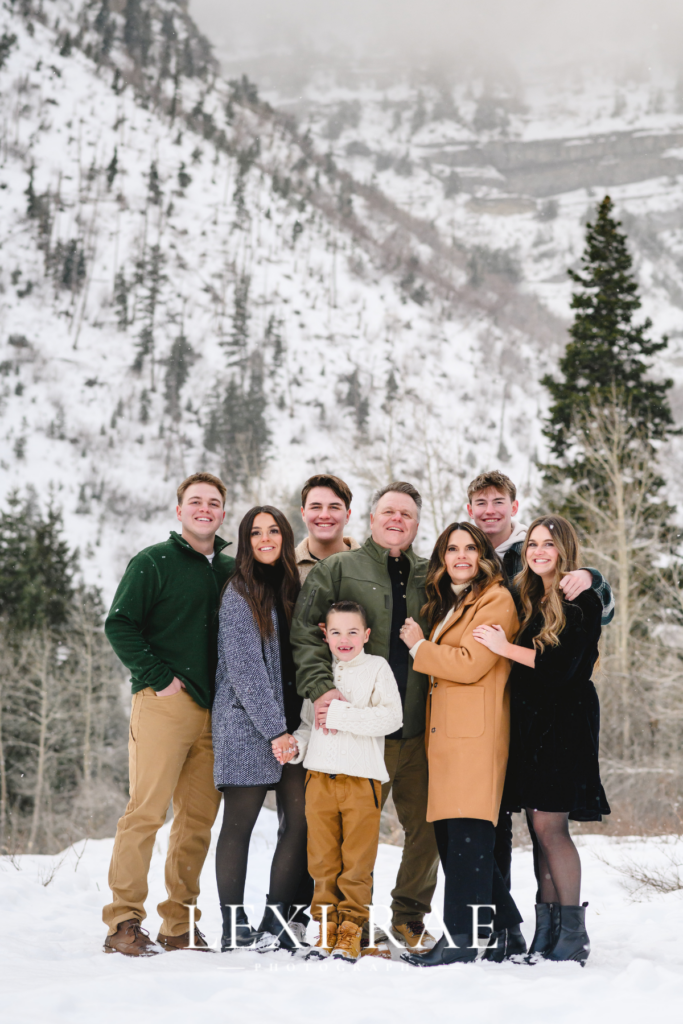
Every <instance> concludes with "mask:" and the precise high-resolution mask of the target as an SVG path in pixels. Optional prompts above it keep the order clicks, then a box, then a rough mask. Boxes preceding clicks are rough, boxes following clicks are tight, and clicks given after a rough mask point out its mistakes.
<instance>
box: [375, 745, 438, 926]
mask: <svg viewBox="0 0 683 1024" xmlns="http://www.w3.org/2000/svg"><path fill="white" fill-rule="evenodd" d="M384 763H385V765H386V768H387V772H388V773H389V782H386V783H385V784H384V785H383V786H382V807H384V804H385V802H386V800H387V798H388V796H389V793H393V797H394V804H395V805H396V813H397V815H398V820H399V822H400V823H401V826H402V828H403V831H404V833H405V843H404V846H403V855H402V857H401V864H400V866H399V869H398V875H397V876H396V885H395V887H394V890H393V892H392V894H391V916H392V921H393V924H394V926H396V925H399V924H407V923H408V922H409V921H422V919H423V917H424V915H425V914H428V913H429V911H430V910H431V909H432V897H433V895H434V890H435V888H436V874H437V869H438V866H439V851H438V850H437V847H436V837H435V835H434V826H433V825H432V823H431V822H429V821H427V787H428V772H427V755H426V752H425V741H424V736H422V735H420V736H413V737H412V738H411V739H409V740H385V741H384Z"/></svg>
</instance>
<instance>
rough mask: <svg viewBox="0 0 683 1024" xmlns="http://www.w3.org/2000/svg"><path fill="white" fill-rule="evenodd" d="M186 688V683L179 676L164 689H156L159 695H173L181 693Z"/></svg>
mask: <svg viewBox="0 0 683 1024" xmlns="http://www.w3.org/2000/svg"><path fill="white" fill-rule="evenodd" d="M184 689H185V683H184V682H183V681H182V680H181V679H178V677H177V676H174V677H173V682H172V683H169V684H168V686H165V687H164V689H163V690H155V691H154V692H155V693H156V695H157V697H172V696H173V694H174V693H180V691H181V690H184Z"/></svg>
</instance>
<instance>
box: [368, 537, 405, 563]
mask: <svg viewBox="0 0 683 1024" xmlns="http://www.w3.org/2000/svg"><path fill="white" fill-rule="evenodd" d="M363 549H364V550H365V551H367V553H368V554H369V555H370V556H371V557H372V558H374V559H375V561H376V562H382V563H383V564H384V565H385V566H386V565H387V563H388V561H389V548H383V547H381V546H380V545H379V544H377V542H376V541H374V540H373V539H372V537H368V539H367V540H366V542H365V544H364V545H363ZM401 554H402V555H405V556H406V558H407V559H408V561H409V562H410V567H411V569H414V568H415V562H416V561H417V555H416V554H415V552H414V551H413V545H412V544H411V545H410V547H409V548H406V550H405V551H402V552H401Z"/></svg>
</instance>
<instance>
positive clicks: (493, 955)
mask: <svg viewBox="0 0 683 1024" xmlns="http://www.w3.org/2000/svg"><path fill="white" fill-rule="evenodd" d="M494 946H495V947H496V948H495V949H494ZM524 953H526V942H525V940H524V936H523V935H522V929H521V928H520V927H519V925H518V924H515V925H513V926H512V928H503V929H502V931H499V932H492V933H491V941H490V943H489V945H488V946H487V948H486V949H485V950H484V955H483V957H482V960H490V961H491V962H492V963H494V964H500V963H502V962H503V960H511V959H512V958H513V957H515V956H523V954H524Z"/></svg>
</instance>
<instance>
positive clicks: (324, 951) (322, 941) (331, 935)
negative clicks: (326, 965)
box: [304, 921, 337, 960]
mask: <svg viewBox="0 0 683 1024" xmlns="http://www.w3.org/2000/svg"><path fill="white" fill-rule="evenodd" d="M336 941H337V925H336V923H335V922H334V921H328V922H327V935H323V926H322V925H320V935H319V936H318V941H317V942H316V943H315V945H314V946H311V949H310V951H309V952H308V953H307V954H306V956H305V957H304V959H305V960H324V959H325V957H328V956H329V955H330V953H331V952H332V950H333V949H334V944H335V942H336Z"/></svg>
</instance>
